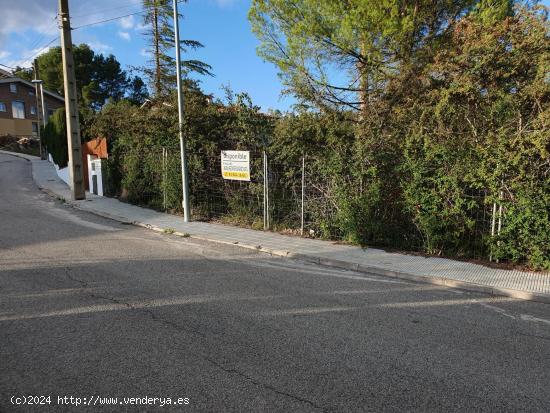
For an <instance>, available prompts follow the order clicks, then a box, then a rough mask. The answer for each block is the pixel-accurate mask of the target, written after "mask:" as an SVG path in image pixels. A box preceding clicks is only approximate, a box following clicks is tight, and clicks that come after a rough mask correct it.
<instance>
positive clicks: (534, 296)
mask: <svg viewBox="0 0 550 413" xmlns="http://www.w3.org/2000/svg"><path fill="white" fill-rule="evenodd" d="M0 153H7V154H9V155H14V156H18V155H23V156H19V157H20V158H23V159H26V160H27V161H30V160H32V159H38V158H36V157H33V156H32V155H24V154H14V153H12V152H7V151H0ZM25 156H29V157H31V158H30V159H29V158H26V157H25ZM33 178H34V175H33ZM35 182H36V180H35ZM37 185H38V183H37ZM38 187H39V188H40V190H42V191H43V192H44V193H46V194H48V195H50V196H52V197H54V198H58V199H59V198H61V199H64V198H63V197H62V196H61V195H59V194H57V193H55V192H53V191H51V190H49V189H47V188H43V187H41V186H40V185H38ZM65 202H66V203H67V204H68V205H70V206H72V207H73V208H76V209H78V210H81V211H85V212H88V213H91V214H94V215H97V216H100V217H103V218H107V219H111V220H113V221H117V222H121V223H123V224H131V225H135V226H138V227H142V228H146V229H150V230H153V231H156V232H160V233H166V228H160V227H158V226H156V225H152V224H147V223H144V222H138V221H130V220H128V219H127V218H124V217H120V216H117V215H113V214H109V213H107V212H104V211H97V210H93V209H90V208H83V207H82V205H80V204H79V203H78V201H70V200H65ZM170 233H171V234H173V235H177V236H180V237H183V238H187V237H189V238H194V239H198V240H201V241H208V242H213V243H217V244H224V245H233V246H236V247H240V248H245V249H249V250H254V251H258V252H262V253H265V254H269V255H271V256H274V257H282V258H290V259H294V260H298V261H303V262H308V263H312V264H317V265H322V266H324V267H330V268H339V269H344V270H349V271H357V272H360V273H364V274H370V275H378V276H382V277H388V278H397V279H402V280H407V281H414V282H419V283H425V284H432V285H438V286H445V287H449V288H455V289H459V290H464V291H471V292H478V293H484V294H489V295H494V296H499V297H510V298H515V299H519V300H527V301H535V302H539V303H545V304H550V294H541V293H532V292H528V291H523V290H514V289H511V288H500V287H493V286H490V285H483V284H476V283H470V282H466V281H459V280H453V279H450V278H444V277H433V276H427V275H415V274H409V273H406V272H402V271H394V270H388V269H385V268H381V267H373V266H368V265H363V264H358V263H353V262H349V261H343V260H337V259H332V258H325V257H320V256H314V255H308V254H301V253H294V252H291V251H284V250H276V249H272V248H266V247H262V246H261V245H249V244H243V243H241V242H238V241H234V242H231V241H224V240H219V239H215V238H210V237H204V236H200V235H193V234H187V233H182V232H179V231H174V232H170Z"/></svg>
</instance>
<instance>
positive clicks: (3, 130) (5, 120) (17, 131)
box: [0, 82, 64, 137]
mask: <svg viewBox="0 0 550 413" xmlns="http://www.w3.org/2000/svg"><path fill="white" fill-rule="evenodd" d="M14 83H16V84H17V93H12V92H11V91H10V84H9V83H0V102H2V103H4V104H5V105H6V111H5V112H0V136H1V135H13V136H27V137H30V136H34V134H33V133H32V124H33V122H36V123H37V122H38V115H37V114H36V115H31V107H32V106H34V107H36V111H37V113H38V111H40V110H41V109H40V105H39V104H38V105H37V101H36V96H35V94H34V92H35V90H34V87H31V86H29V85H27V84H25V83H23V82H14ZM15 100H16V101H21V102H23V103H24V104H25V119H13V110H12V102H13V101H15ZM44 101H45V104H46V109H47V111H46V116H48V111H49V110H55V109H57V108H59V107H62V106H63V105H64V103H63V101H60V100H59V99H55V98H53V97H51V96H49V95H48V94H46V93H45V94H44Z"/></svg>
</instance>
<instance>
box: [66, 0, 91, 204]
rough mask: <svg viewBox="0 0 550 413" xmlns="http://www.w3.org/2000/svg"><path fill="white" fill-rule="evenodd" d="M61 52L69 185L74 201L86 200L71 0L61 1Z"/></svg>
mask: <svg viewBox="0 0 550 413" xmlns="http://www.w3.org/2000/svg"><path fill="white" fill-rule="evenodd" d="M59 19H60V30H61V52H62V57H63V86H64V89H65V113H66V119H67V146H68V152H69V183H70V187H71V196H72V199H73V200H78V199H85V198H86V193H85V190H84V171H83V168H82V149H81V146H80V145H81V143H80V124H79V120H78V102H77V94H76V79H75V73H74V59H73V41H72V38H71V23H70V18H69V0H59Z"/></svg>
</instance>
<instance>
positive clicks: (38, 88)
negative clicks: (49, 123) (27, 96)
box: [32, 61, 46, 159]
mask: <svg viewBox="0 0 550 413" xmlns="http://www.w3.org/2000/svg"><path fill="white" fill-rule="evenodd" d="M36 67H37V66H36V61H35V63H34V68H35V69H34V79H33V80H32V83H34V90H35V93H34V94H35V96H36V119H37V120H38V142H39V145H40V159H46V154H45V152H46V151H45V150H44V142H42V132H41V131H40V128H41V127H42V126H45V125H46V124H45V123H44V115H43V113H44V112H43V111H42V108H40V111H38V106H40V105H39V104H38V103H39V100H38V99H39V98H38V94H39V93H40V91H41V90H42V80H39V79H38V71H37V70H36ZM43 96H44V95H42V104H41V105H42V106H44V97H43ZM41 113H42V119H40V117H41Z"/></svg>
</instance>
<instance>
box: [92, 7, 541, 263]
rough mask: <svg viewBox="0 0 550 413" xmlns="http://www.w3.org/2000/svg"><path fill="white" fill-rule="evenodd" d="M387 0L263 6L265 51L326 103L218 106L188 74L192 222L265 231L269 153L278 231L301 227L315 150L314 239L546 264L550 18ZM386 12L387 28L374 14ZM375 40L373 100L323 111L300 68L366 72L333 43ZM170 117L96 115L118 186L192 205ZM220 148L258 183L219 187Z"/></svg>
mask: <svg viewBox="0 0 550 413" xmlns="http://www.w3.org/2000/svg"><path fill="white" fill-rule="evenodd" d="M497 3H498V4H497ZM293 4H294V5H300V6H301V7H299V8H298V7H293V6H292V5H293ZM380 4H381V5H382V6H385V7H386V8H385V9H383V8H381V7H382V6H379V5H376V4H374V2H370V1H359V0H357V1H351V2H336V1H334V2H332V1H328V2H312V1H307V0H300V1H298V2H294V3H290V2H283V1H276V0H270V1H267V0H265V1H261V0H256V1H254V3H253V8H252V11H251V19H252V20H253V22H254V24H255V30H256V31H257V32H259V33H260V35H261V36H266V37H265V38H264V39H263V41H264V43H263V44H262V50H263V53H266V57H268V56H271V57H269V59H272V61H277V62H278V63H277V64H278V65H279V68H280V69H281V70H282V71H284V72H285V73H286V75H285V76H288V77H287V79H286V80H287V81H288V83H287V85H288V86H289V87H291V88H292V91H293V92H294V93H296V95H298V97H300V98H301V99H302V100H303V101H304V102H305V103H307V104H310V105H312V106H313V107H315V109H314V110H307V109H304V107H305V106H302V108H301V110H297V111H296V112H295V113H292V114H280V113H271V114H269V115H265V114H262V113H261V112H260V110H259V108H258V107H256V106H255V105H254V104H253V103H252V102H251V100H250V98H249V96H247V95H246V94H240V95H237V96H234V95H233V93H232V92H231V91H227V97H226V101H225V102H220V101H214V102H212V101H211V98H210V97H209V96H206V95H204V94H203V93H202V92H201V91H200V89H199V88H198V87H197V85H196V84H195V83H193V82H191V81H186V85H185V86H186V87H185V102H186V106H185V107H186V110H185V116H186V117H185V124H184V125H185V126H184V135H185V137H186V142H187V148H188V153H189V156H188V161H189V168H190V170H189V177H190V186H191V194H192V195H191V196H192V199H191V205H192V209H193V210H192V215H193V217H194V219H205V220H213V219H215V220H221V221H223V222H228V223H233V224H237V225H244V226H252V227H255V228H260V227H261V226H262V212H263V211H262V201H263V187H262V179H263V175H262V172H261V171H262V152H263V151H264V150H265V151H266V152H267V155H268V157H269V171H268V174H269V180H270V187H269V191H270V205H271V211H270V213H271V218H272V224H273V225H272V227H273V228H275V229H277V230H286V231H297V230H298V228H299V225H300V219H299V218H300V209H301V179H302V160H303V159H304V156H305V166H306V175H305V183H306V185H305V187H306V196H305V204H304V209H305V214H306V216H305V220H306V231H307V233H309V234H311V235H312V236H314V237H321V238H326V239H338V240H343V241H347V242H353V243H357V244H360V245H373V246H383V247H389V248H399V249H402V250H414V251H420V252H424V253H429V254H435V255H439V256H452V257H462V258H472V257H473V258H485V259H486V258H488V257H489V256H492V257H493V258H495V259H498V260H501V261H507V262H513V263H521V264H526V265H528V266H530V267H532V268H539V269H548V268H550V207H549V205H550V172H549V171H550V167H549V165H550V79H549V78H548V73H550V38H549V37H548V33H549V32H550V30H549V27H548V18H547V14H546V9H544V8H538V7H527V8H517V9H515V11H513V12H510V8H509V5H510V4H509V3H508V2H505V1H499V2H486V1H479V2H473V1H472V2H468V1H464V2H456V1H449V2H446V1H442V2H436V4H435V6H433V8H434V10H432V15H431V17H430V13H429V7H428V2H423V1H419V2H416V4H417V6H418V8H417V11H416V19H412V20H411V14H410V13H412V16H414V7H413V6H411V7H413V10H412V11H411V10H409V8H408V7H409V6H406V7H405V6H399V7H398V6H396V5H395V2H381V3H380ZM407 4H409V2H407ZM410 4H415V3H410ZM430 4H432V2H430ZM367 6H369V7H367ZM489 6H499V7H489ZM403 7H405V9H402V8H403ZM344 8H345V9H344ZM383 11H385V12H387V13H388V16H386V17H384V19H385V20H384V21H375V20H376V19H375V17H376V16H379V17H380V16H381V15H382V14H383V13H382V12H383ZM344 12H349V13H350V15H347V14H346V13H344ZM281 13H282V14H281ZM342 16H343V17H342ZM449 16H453V17H452V19H450V20H449V19H448V18H449ZM337 17H338V18H337ZM381 18H382V17H381ZM445 19H447V20H445ZM444 21H446V22H447V23H444ZM273 25H274V26H273ZM364 25H365V26H364ZM428 28H429V29H430V30H432V32H431V33H432V35H431V36H430V35H429V33H430V30H428ZM360 29H361V30H360ZM269 30H271V32H270V31H269ZM417 31H419V32H417ZM434 31H435V32H434ZM365 33H367V34H368V35H369V36H371V37H368V39H367V40H368V41H367V43H366V45H367V46H368V47H367V46H365V45H364V46H363V48H360V47H359V46H357V45H355V46H353V48H354V49H353V50H355V52H357V51H360V52H361V53H366V51H368V53H367V54H366V56H370V57H369V58H372V59H375V58H377V59H378V58H379V59H381V61H378V65H375V64H374V63H373V62H374V61H375V60H372V61H370V60H369V62H370V63H369V66H368V67H367V69H368V73H369V75H368V80H369V82H368V84H369V86H368V90H363V89H361V88H359V89H357V90H353V91H350V93H351V94H350V95H348V97H352V96H353V97H355V98H357V96H359V100H360V99H362V98H364V99H366V100H365V101H363V103H365V102H366V103H368V105H367V107H366V108H363V109H364V110H362V111H361V112H359V113H357V112H356V111H354V110H352V109H351V108H349V106H346V105H344V104H341V102H340V103H338V104H327V102H328V101H327V100H326V98H327V97H329V95H327V94H325V95H322V94H321V95H316V96H314V93H313V92H314V89H310V90H309V91H308V90H307V88H306V89H304V88H302V86H303V85H304V83H301V82H302V81H303V80H304V79H307V71H305V70H306V69H307V70H309V69H311V68H312V66H308V65H305V66H302V67H300V64H302V63H304V62H306V60H307V61H309V62H310V63H311V62H314V61H315V59H321V60H322V61H323V62H325V63H326V62H329V61H332V62H335V61H337V60H338V59H343V60H342V61H341V62H340V63H342V62H343V63H342V66H339V68H340V70H341V69H342V67H343V68H344V69H346V68H347V69H354V64H355V63H356V62H355V63H353V64H352V65H351V66H349V65H347V66H346V64H349V60H346V59H347V58H348V57H349V56H351V54H349V53H348V54H340V55H338V54H337V53H335V49H334V48H333V46H330V47H329V46H328V45H327V44H326V42H325V41H327V40H330V41H332V42H334V43H337V44H338V45H339V46H340V47H342V48H343V47H344V46H347V47H348V49H349V48H351V47H352V45H353V43H354V42H355V41H360V40H361V39H363V40H364V36H365ZM271 34H278V35H280V36H282V37H280V38H286V39H287V40H289V41H288V42H287V41H285V42H284V44H282V45H283V47H284V50H285V51H288V52H289V53H290V55H288V56H286V57H284V59H283V56H282V55H277V53H278V52H275V49H270V47H276V46H277V43H273V42H271V43H270V41H269V40H268V37H269V36H270V35H271ZM413 40H414V41H413ZM364 41H366V40H364ZM410 41H412V43H409V42H410ZM411 44H412V45H413V46H411ZM266 48H267V49H266ZM348 49H346V50H347V52H349V51H350V50H351V49H349V50H348ZM347 52H346V53H347ZM270 53H272V54H271V55H269V54H270ZM329 56H330V57H329ZM279 58H280V59H279ZM302 58H305V59H306V60H303V61H302V60H301V59H302ZM308 59H309V60H308ZM332 59H334V60H332ZM338 61H339V60H338ZM352 61H353V60H352ZM318 62H319V63H320V61H318ZM344 63H346V64H344ZM306 66H307V67H306ZM363 69H365V68H363ZM330 70H336V67H335V66H333V67H332V68H331V69H330ZM316 74H317V75H318V74H319V72H316ZM318 79H319V78H318ZM373 81H375V82H374V83H373ZM312 84H313V83H311V84H310V85H309V86H311V85H312ZM309 86H308V87H309ZM325 86H326V85H324V86H323V87H325ZM316 90H319V89H316ZM323 90H324V92H326V91H327V89H326V88H325V89H323ZM306 92H307V93H306ZM365 92H368V93H365ZM319 98H321V100H319ZM356 100H357V99H356ZM322 101H324V103H323V102H322ZM352 106H353V105H352ZM345 107H347V108H348V109H343V108H345ZM176 108H177V104H176V98H175V96H174V95H170V96H168V97H165V98H164V99H162V100H160V99H158V100H157V99H155V100H154V101H153V102H152V103H151V104H150V105H147V106H146V107H144V108H138V107H136V106H134V105H132V104H130V103H129V102H124V101H121V102H110V103H108V104H107V105H105V106H104V107H103V108H102V110H101V112H100V113H99V114H98V116H97V117H95V118H93V119H92V120H91V121H90V122H91V123H89V124H90V127H89V130H90V132H89V133H91V134H92V135H93V134H95V135H100V136H105V137H106V138H107V139H108V141H109V146H110V158H109V161H108V166H109V172H108V177H109V180H110V181H111V182H112V183H113V188H114V189H113V191H112V193H113V194H116V195H119V196H121V197H123V198H126V199H127V200H129V201H130V202H134V203H138V204H142V205H147V206H150V207H153V208H159V209H163V208H164V202H166V209H168V210H170V211H172V212H176V213H181V195H182V194H181V192H182V191H181V175H180V173H181V171H180V169H179V168H180V161H179V143H178V130H177V110H176ZM163 148H167V150H168V152H169V156H168V158H167V159H166V158H164V157H163V156H162V150H163ZM225 149H242V150H250V151H251V154H252V165H251V166H252V171H253V174H252V175H253V177H255V179H253V180H252V182H250V183H239V182H230V181H224V180H222V179H221V178H220V176H219V175H220V174H219V168H220V164H219V157H220V151H221V150H225ZM164 195H166V199H164ZM494 210H496V213H493V211H494ZM220 211H221V212H220ZM499 211H502V212H501V213H499ZM499 221H500V224H499ZM499 227H500V228H501V229H500V232H499V230H498V228H499ZM493 228H494V231H495V235H494V236H492V235H491V233H492V229H493ZM309 230H311V232H309Z"/></svg>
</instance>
